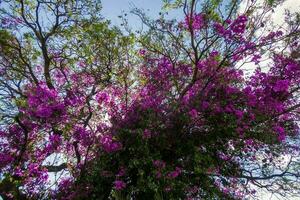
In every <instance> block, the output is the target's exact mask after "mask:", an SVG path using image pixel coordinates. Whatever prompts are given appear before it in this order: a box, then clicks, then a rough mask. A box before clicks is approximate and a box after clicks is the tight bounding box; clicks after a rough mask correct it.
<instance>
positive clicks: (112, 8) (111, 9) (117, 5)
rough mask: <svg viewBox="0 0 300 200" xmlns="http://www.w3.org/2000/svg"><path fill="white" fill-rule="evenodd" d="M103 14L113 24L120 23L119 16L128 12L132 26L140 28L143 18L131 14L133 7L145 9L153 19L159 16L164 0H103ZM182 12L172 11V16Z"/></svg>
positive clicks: (170, 14)
mask: <svg viewBox="0 0 300 200" xmlns="http://www.w3.org/2000/svg"><path fill="white" fill-rule="evenodd" d="M101 2H102V7H103V8H102V13H101V14H102V16H103V17H104V18H106V19H109V20H110V21H111V23H112V25H120V24H121V21H120V19H119V18H118V16H119V15H121V14H122V13H127V14H128V15H127V18H128V22H129V25H130V27H132V28H133V29H135V30H136V29H139V28H141V26H142V23H141V20H139V18H138V17H137V16H134V15H133V14H130V11H131V10H132V9H133V8H139V9H143V10H144V11H145V13H146V14H147V16H149V17H151V18H152V19H155V18H158V17H159V12H160V11H161V8H162V6H163V3H162V0H102V1H101ZM181 14H182V13H181V12H179V11H171V12H170V13H169V16H170V17H178V16H179V15H181Z"/></svg>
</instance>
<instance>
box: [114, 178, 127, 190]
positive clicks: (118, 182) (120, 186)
mask: <svg viewBox="0 0 300 200" xmlns="http://www.w3.org/2000/svg"><path fill="white" fill-rule="evenodd" d="M114 188H115V189H116V190H123V189H125V188H126V183H125V182H124V181H121V180H116V181H115V182H114Z"/></svg>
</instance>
